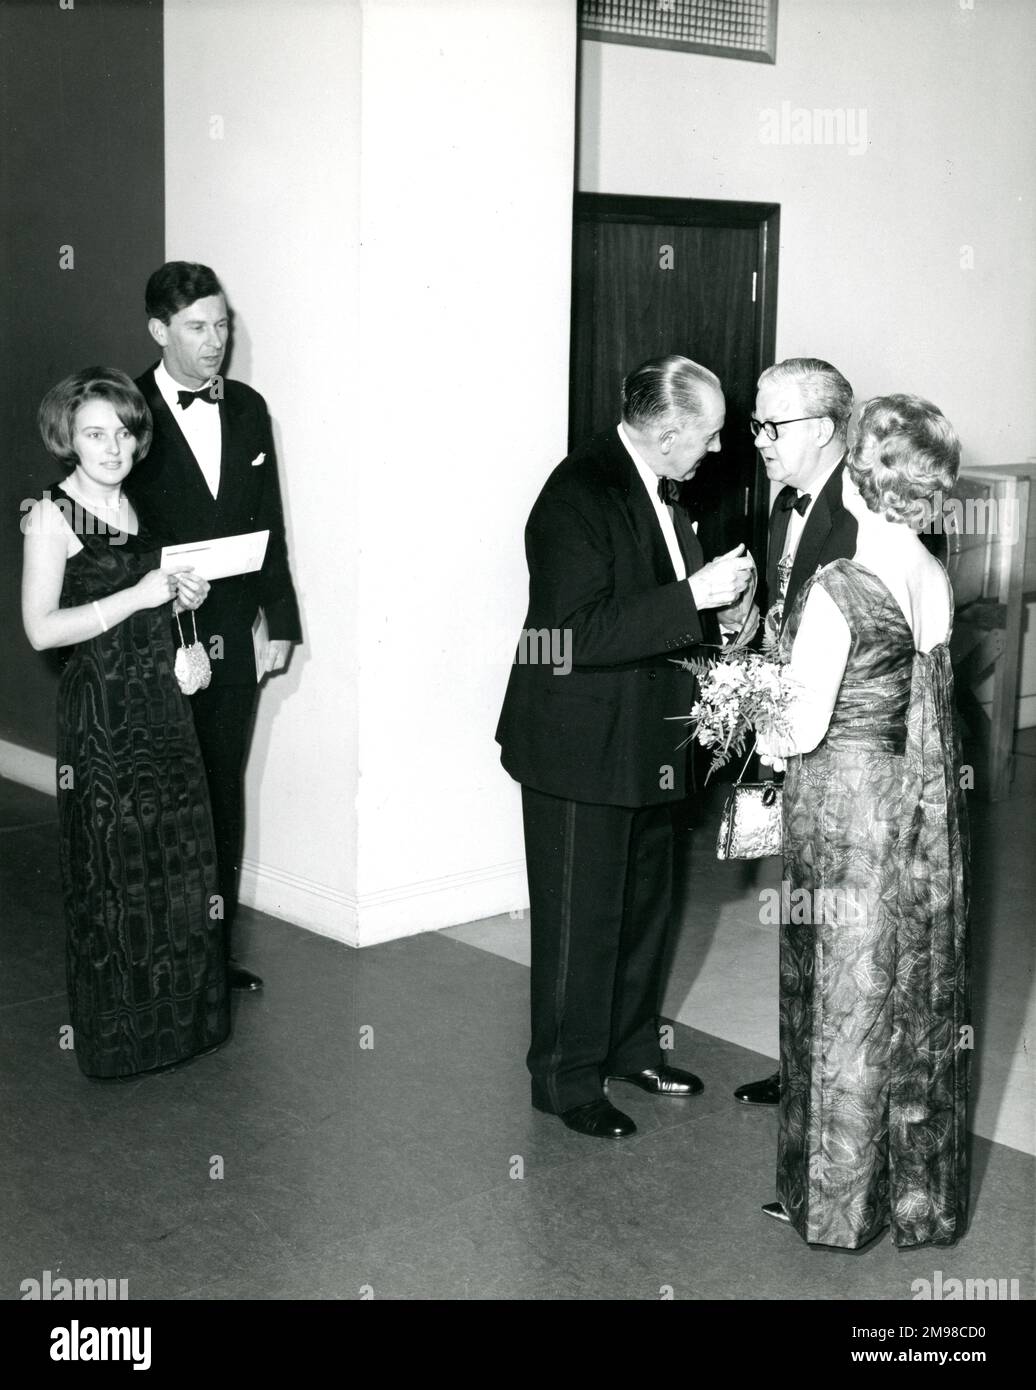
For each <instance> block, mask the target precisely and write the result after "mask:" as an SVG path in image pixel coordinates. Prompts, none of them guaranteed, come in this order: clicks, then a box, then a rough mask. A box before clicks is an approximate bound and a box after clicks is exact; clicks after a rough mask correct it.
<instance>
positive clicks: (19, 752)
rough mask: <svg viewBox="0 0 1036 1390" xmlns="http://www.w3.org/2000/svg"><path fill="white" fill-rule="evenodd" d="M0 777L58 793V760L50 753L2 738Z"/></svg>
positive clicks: (37, 789) (53, 793)
mask: <svg viewBox="0 0 1036 1390" xmlns="http://www.w3.org/2000/svg"><path fill="white" fill-rule="evenodd" d="M0 777H7V778H9V780H10V781H12V782H20V783H21V784H22V786H23V787H32V789H33V791H37V792H46V793H47V795H48V796H57V794H58V785H57V782H58V776H57V760H56V759H55V758H52V757H51V756H50V754H49V753H36V752H34V751H33V749H31V748H23V747H22V746H21V744H18V743H8V741H7V740H6V739H3V738H0Z"/></svg>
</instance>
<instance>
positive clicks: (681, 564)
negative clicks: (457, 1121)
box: [497, 356, 753, 1138]
mask: <svg viewBox="0 0 1036 1390" xmlns="http://www.w3.org/2000/svg"><path fill="white" fill-rule="evenodd" d="M724 413H725V404H724V400H723V393H722V391H721V389H720V384H719V381H718V379H717V378H716V377H715V376H714V375H713V373H712V372H710V371H708V370H707V369H706V368H704V367H700V366H698V365H697V364H696V363H694V362H692V361H690V360H689V359H688V358H685V357H678V356H670V357H664V358H659V359H657V360H654V361H650V362H646V363H644V364H643V365H642V366H641V367H638V368H637V369H636V370H635V371H633V372H631V373H630V375H629V376H628V377H627V378H626V380H625V381H624V382H623V389H622V422H621V424H620V425H618V427H617V428H613V429H610V430H608V431H606V432H605V433H604V434H600V435H597V436H596V437H595V438H593V439H591V440H589V441H588V442H587V443H584V444H583V445H582V446H580V447H579V448H577V449H576V450H575V451H574V452H573V453H572V454H570V455H569V457H568V458H566V459H565V460H564V461H563V462H562V463H560V464H559V465H558V466H557V468H555V469H554V471H553V473H552V474H551V475H550V477H549V478H548V479H547V482H546V484H545V485H544V487H543V490H542V491H541V492H540V495H539V497H538V499H537V501H536V503H535V505H534V507H533V509H532V512H531V514H530V517H529V521H528V525H527V526H526V530H525V548H526V556H527V559H528V564H529V609H528V614H527V616H526V619H525V628H524V630H523V632H522V637H521V640H520V642H519V647H518V653H517V657H516V660H515V664H514V666H513V668H512V671H511V677H510V680H509V683H508V687H507V694H506V698H505V700H504V706H503V711H502V713H501V716H500V724H499V727H498V729H497V740H498V742H499V743H500V744H501V761H502V762H503V765H504V767H505V768H506V769H507V771H508V772H509V773H510V774H511V776H512V777H514V778H515V779H516V780H517V781H518V782H520V783H521V784H522V811H523V819H524V828H525V852H526V863H527V867H528V875H529V892H530V900H531V946H532V973H531V991H532V1042H531V1046H530V1048H529V1053H528V1057H527V1064H528V1068H529V1071H530V1073H531V1076H532V1103H533V1105H534V1106H535V1107H536V1108H537V1109H540V1110H544V1111H547V1112H548V1113H550V1114H556V1115H559V1116H560V1117H561V1119H562V1120H563V1122H564V1123H565V1124H566V1125H567V1126H568V1127H569V1128H570V1129H573V1130H575V1131H576V1132H578V1133H580V1134H585V1135H591V1136H593V1137H597V1138H622V1137H624V1136H626V1135H630V1134H633V1133H635V1132H636V1127H635V1125H634V1123H633V1121H632V1120H631V1119H630V1118H629V1116H628V1115H625V1114H623V1113H622V1112H621V1111H620V1110H618V1109H616V1108H615V1107H614V1106H613V1105H612V1104H611V1103H610V1101H609V1100H608V1099H607V1097H606V1095H605V1091H604V1086H605V1083H606V1081H607V1080H608V1079H609V1078H611V1079H612V1080H622V1081H626V1082H630V1083H632V1084H633V1085H636V1086H639V1087H640V1088H641V1089H642V1090H645V1091H647V1092H649V1093H650V1094H652V1095H657V1096H667V1097H681V1098H683V1097H689V1096H693V1095H696V1094H698V1093H699V1092H700V1091H701V1090H702V1089H703V1087H702V1083H701V1081H700V1080H699V1079H698V1077H696V1076H694V1075H693V1074H692V1073H690V1072H687V1071H682V1070H680V1069H678V1068H676V1067H673V1066H669V1065H668V1064H667V1063H666V1062H665V1061H664V1060H663V1057H662V1052H661V1048H660V1044H659V1032H658V1010H659V1007H660V1003H661V988H662V963H663V951H664V945H665V938H666V932H667V928H668V919H669V910H670V897H671V886H672V865H673V826H672V811H673V809H674V807H675V806H676V805H677V804H678V803H679V802H681V801H682V800H683V798H685V797H686V796H687V794H688V772H687V752H686V749H681V748H680V746H679V745H680V744H681V743H682V742H683V741H684V740H685V739H686V737H687V729H686V726H685V725H684V724H683V723H681V722H679V717H680V716H681V715H688V714H689V713H690V709H691V706H692V704H693V703H694V699H695V691H696V684H695V679H694V676H693V675H692V674H691V673H690V672H688V671H686V670H684V669H682V668H681V667H680V666H679V665H677V664H675V663H676V662H677V660H678V659H680V658H682V657H686V656H688V655H690V654H691V653H692V652H693V651H694V649H695V648H696V647H697V646H698V644H700V643H703V642H718V641H719V622H718V621H717V619H718V617H719V616H721V615H722V616H723V617H724V618H725V619H726V620H728V622H729V623H730V625H731V626H737V625H739V624H740V623H741V621H742V619H743V618H745V617H746V616H747V610H748V605H749V604H750V603H751V592H750V591H749V590H748V582H749V578H750V576H751V574H752V570H753V566H752V560H751V557H750V556H747V555H745V554H744V553H743V549H744V548H743V547H742V546H738V547H737V549H736V550H734V551H731V552H730V553H729V554H728V555H725V556H722V557H720V558H719V559H717V560H713V561H712V563H711V564H706V563H705V559H704V556H703V554H702V549H701V546H700V545H699V543H698V538H697V536H696V534H695V531H694V528H693V526H692V524H691V522H690V520H689V518H688V517H687V514H686V513H685V511H684V509H683V507H682V506H681V504H680V500H679V492H680V484H681V483H683V482H686V481H687V480H689V479H690V478H691V477H692V476H693V475H694V473H695V471H696V470H697V468H698V465H699V464H700V463H701V461H702V459H703V458H704V457H705V455H706V454H707V453H716V452H717V451H718V450H719V433H720V430H721V428H722V426H723V421H724ZM743 594H745V595H746V596H745V598H743V599H740V596H741V595H743ZM739 599H740V601H738V600H739ZM667 721H676V722H667Z"/></svg>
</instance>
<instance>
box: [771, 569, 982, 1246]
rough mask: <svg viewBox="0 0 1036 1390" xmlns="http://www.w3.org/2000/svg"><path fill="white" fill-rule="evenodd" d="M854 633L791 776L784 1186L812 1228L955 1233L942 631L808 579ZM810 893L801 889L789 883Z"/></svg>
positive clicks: (863, 581)
mask: <svg viewBox="0 0 1036 1390" xmlns="http://www.w3.org/2000/svg"><path fill="white" fill-rule="evenodd" d="M813 583H816V584H819V585H820V586H821V587H822V588H823V589H824V590H826V592H827V593H828V594H829V595H830V597H831V598H832V599H833V600H834V602H835V603H836V604H837V605H838V607H839V609H840V610H841V612H842V614H843V616H844V617H845V619H846V621H847V623H848V624H849V628H850V631H851V634H852V642H851V646H850V652H849V659H848V664H847V666H846V670H845V676H844V678H843V682H842V686H841V689H840V691H839V694H838V698H837V702H836V705H835V709H834V712H833V714H832V717H831V724H830V727H829V729H828V732H827V735H826V736H825V738H824V739H823V741H822V742H821V743H820V745H819V746H818V747H817V748H816V749H815V750H814V751H813V752H812V753H808V754H806V755H804V756H802V757H796V758H793V759H791V760H790V762H789V766H788V771H787V775H786V778H785V783H784V876H785V879H786V880H787V882H788V883H789V884H790V889H791V891H790V893H789V894H788V896H787V899H786V909H785V912H784V914H783V915H784V917H785V918H788V919H790V920H786V921H785V922H784V923H783V925H782V928H781V943H780V1051H781V1100H780V1109H779V1139H778V1156H777V1196H778V1199H779V1200H780V1201H781V1202H782V1203H783V1204H784V1207H785V1209H786V1210H787V1211H788V1213H789V1215H790V1217H791V1221H792V1224H793V1225H794V1227H795V1229H796V1230H797V1231H798V1232H799V1234H800V1235H801V1236H802V1237H803V1238H804V1239H805V1240H807V1241H810V1242H813V1243H817V1244H823V1245H835V1246H844V1247H848V1248H856V1247H858V1246H861V1245H864V1244H866V1243H867V1242H868V1241H869V1240H870V1239H871V1238H872V1237H873V1236H875V1235H876V1234H877V1233H878V1232H879V1231H880V1230H881V1229H882V1228H883V1227H884V1226H886V1225H889V1226H891V1234H892V1240H893V1241H894V1242H895V1244H896V1245H897V1246H900V1247H907V1246H916V1245H924V1244H928V1243H931V1244H935V1245H944V1244H950V1243H952V1242H953V1241H954V1240H956V1239H957V1237H958V1236H960V1235H961V1234H962V1233H963V1230H964V1223H965V1216H966V1209H967V1171H966V1166H965V1118H966V1102H967V1073H968V1058H969V1055H970V1054H969V1050H968V1049H969V1047H970V1037H969V1034H968V1030H967V1029H966V1028H965V1025H967V1024H968V1023H969V1021H970V1015H969V990H968V960H967V916H968V828H967V818H966V808H965V804H964V796H963V793H962V792H961V790H960V765H961V763H960V749H959V745H958V740H957V733H956V722H955V716H954V703H953V674H952V669H951V666H950V657H949V650H948V645H947V644H945V643H944V644H941V645H940V646H938V647H936V648H935V649H934V650H932V651H930V652H927V653H923V654H922V653H918V652H916V651H915V650H914V642H913V636H912V634H911V631H910V628H909V626H908V624H907V622H906V619H905V617H904V616H903V613H902V610H901V609H900V607H899V605H898V604H897V603H896V601H895V599H894V598H893V596H892V595H891V594H890V593H889V591H888V589H887V588H886V587H885V585H884V584H883V583H882V581H881V580H880V579H879V578H878V577H877V575H875V574H873V573H872V572H871V571H870V570H867V569H865V568H864V567H863V566H861V565H858V564H856V563H855V562H854V561H851V560H836V561H835V562H834V563H832V564H830V565H828V566H826V567H825V568H824V569H823V570H821V571H820V572H819V573H818V574H817V575H816V576H814V578H813V580H812V581H811V582H810V584H809V585H807V586H806V587H805V588H804V590H803V592H802V594H801V596H800V599H799V601H798V603H797V604H796V607H795V611H794V612H793V613H792V615H791V616H790V618H789V622H788V626H787V629H786V631H785V634H784V638H783V654H784V655H785V657H787V655H788V654H789V652H790V643H791V640H792V639H793V638H794V635H795V632H796V631H797V628H798V624H799V622H800V621H801V616H802V611H803V606H804V604H805V600H806V598H807V596H808V592H809V590H810V588H811V587H812V584H813ZM801 889H805V890H806V892H805V893H801V892H796V891H795V890H801Z"/></svg>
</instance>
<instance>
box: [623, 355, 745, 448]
mask: <svg viewBox="0 0 1036 1390" xmlns="http://www.w3.org/2000/svg"><path fill="white" fill-rule="evenodd" d="M710 387H711V388H712V389H714V390H716V391H719V390H722V388H721V386H720V384H719V377H718V376H717V375H716V374H715V372H710V371H709V369H708V367H700V366H699V365H698V363H697V362H692V361H691V359H690V358H689V357H681V356H679V354H677V353H675V352H674V353H670V354H669V356H668V357H652V358H651V359H650V360H649V361H647V362H642V363H641V364H640V366H639V367H635V368H634V369H633V371H632V372H630V374H629V375H628V376H627V377H626V379H625V380H624V381H623V383H622V418H623V419H624V420H625V421H626V423H627V424H629V425H633V426H634V427H635V428H637V429H647V428H649V427H650V426H652V425H660V424H661V423H662V422H663V421H664V420H668V419H670V418H675V419H677V420H681V421H682V420H687V419H690V420H697V419H700V417H701V416H702V414H703V413H704V412H703V401H702V397H703V395H704V393H705V391H706V390H707V389H708V388H710Z"/></svg>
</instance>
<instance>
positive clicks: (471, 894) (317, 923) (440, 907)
mask: <svg viewBox="0 0 1036 1390" xmlns="http://www.w3.org/2000/svg"><path fill="white" fill-rule="evenodd" d="M241 901H242V902H243V903H245V904H246V905H247V906H249V907H254V908H256V909H257V910H258V911H259V912H268V913H269V914H270V915H271V916H273V917H279V918H281V920H282V921H285V922H292V923H294V924H295V925H296V926H299V927H305V928H306V929H307V930H308V931H312V932H316V933H317V934H318V935H320V936H329V937H331V938H333V939H334V940H335V941H343V942H345V944H346V945H348V946H376V945H379V944H380V943H381V942H384V941H395V940H397V939H398V938H399V937H403V936H416V935H417V934H418V933H419V932H426V931H438V930H440V929H441V928H443V927H455V926H460V925H461V924H462V923H465V922H477V921H481V920H482V919H483V918H485V917H495V916H497V915H498V914H499V913H501V912H507V911H509V910H511V909H517V908H527V907H528V905H529V896H528V887H527V884H526V878H525V863H524V861H523V860H513V861H512V862H510V863H507V864H500V865H492V866H490V867H488V868H484V869H476V870H472V871H468V872H464V873H459V874H449V875H446V876H445V877H443V878H439V879H430V880H426V881H424V882H421V883H408V884H403V885H401V886H400V887H398V888H389V889H384V890H382V891H380V892H376V893H367V894H361V895H360V896H359V897H356V896H354V895H350V894H346V893H342V892H339V891H337V890H335V889H331V888H328V887H326V886H325V885H324V884H320V883H315V882H314V881H313V880H311V879H304V878H300V877H298V876H297V875H295V874H289V873H285V872H283V871H282V870H279V869H269V868H264V867H263V866H262V865H260V864H256V863H255V862H254V861H252V860H249V859H245V861H244V863H243V865H242V869H241Z"/></svg>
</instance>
